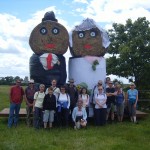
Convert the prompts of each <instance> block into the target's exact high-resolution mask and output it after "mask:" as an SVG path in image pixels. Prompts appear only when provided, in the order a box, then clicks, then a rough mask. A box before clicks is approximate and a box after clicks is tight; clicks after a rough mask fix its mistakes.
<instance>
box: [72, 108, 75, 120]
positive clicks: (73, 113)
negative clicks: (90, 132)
mask: <svg viewBox="0 0 150 150" xmlns="http://www.w3.org/2000/svg"><path fill="white" fill-rule="evenodd" d="M75 109H76V107H75V108H74V109H73V112H72V120H73V122H75V121H76V110H75Z"/></svg>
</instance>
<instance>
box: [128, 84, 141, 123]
mask: <svg viewBox="0 0 150 150" xmlns="http://www.w3.org/2000/svg"><path fill="white" fill-rule="evenodd" d="M127 100H128V107H129V114H130V119H131V121H132V122H134V123H137V120H136V106H137V102H138V90H137V89H135V84H134V83H131V84H130V89H129V90H128V91H127Z"/></svg>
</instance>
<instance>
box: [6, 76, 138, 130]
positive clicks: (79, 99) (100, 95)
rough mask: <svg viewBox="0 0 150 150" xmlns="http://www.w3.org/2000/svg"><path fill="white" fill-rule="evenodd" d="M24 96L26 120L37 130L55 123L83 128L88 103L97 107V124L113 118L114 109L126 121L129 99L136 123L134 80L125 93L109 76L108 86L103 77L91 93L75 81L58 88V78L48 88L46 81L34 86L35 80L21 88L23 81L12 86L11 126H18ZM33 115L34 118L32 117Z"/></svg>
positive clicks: (95, 112)
mask: <svg viewBox="0 0 150 150" xmlns="http://www.w3.org/2000/svg"><path fill="white" fill-rule="evenodd" d="M23 99H24V100H25V102H26V111H27V117H26V123H27V125H28V126H32V125H33V126H34V127H35V128H36V129H39V128H41V127H44V128H45V129H47V128H52V127H53V123H54V122H55V123H56V125H57V126H59V127H62V126H64V127H68V126H69V123H71V124H73V126H74V129H80V128H84V127H86V125H87V122H88V116H89V106H90V105H91V106H92V107H93V110H94V120H95V125H96V126H101V125H105V124H106V122H107V121H108V119H109V116H110V120H111V121H112V122H113V121H114V112H115V111H116V112H117V117H118V121H119V122H122V121H123V115H124V103H125V100H127V102H128V106H129V113H130V117H131V121H132V122H134V123H136V122H137V121H136V105H137V101H138V91H137V90H136V89H135V84H134V83H131V85H130V89H129V90H128V91H127V95H126V96H125V94H124V92H123V90H122V88H121V86H120V85H119V84H115V85H113V82H112V81H111V80H110V78H109V77H107V78H106V83H105V85H104V84H103V82H102V81H101V80H99V81H98V83H97V85H95V86H94V88H93V89H92V93H91V94H89V93H88V90H87V88H86V87H82V89H80V91H79V90H78V89H77V88H76V86H75V84H74V80H73V79H70V80H69V83H68V84H65V85H63V86H61V87H57V80H55V79H53V80H52V81H51V86H50V87H48V88H45V85H44V84H40V85H39V87H37V86H35V83H34V80H33V79H31V80H30V81H29V85H28V87H26V88H25V90H24V89H23V88H22V87H21V81H20V80H17V81H16V85H15V86H13V87H11V89H10V113H9V118H8V127H9V128H11V127H12V126H13V124H14V126H15V127H16V126H17V125H18V119H19V111H20V107H21V103H22V101H23ZM32 114H33V117H32Z"/></svg>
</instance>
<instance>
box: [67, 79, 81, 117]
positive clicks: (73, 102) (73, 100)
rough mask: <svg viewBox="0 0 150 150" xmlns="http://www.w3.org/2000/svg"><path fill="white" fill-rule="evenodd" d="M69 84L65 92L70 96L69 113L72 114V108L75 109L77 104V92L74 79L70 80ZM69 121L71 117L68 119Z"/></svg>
mask: <svg viewBox="0 0 150 150" xmlns="http://www.w3.org/2000/svg"><path fill="white" fill-rule="evenodd" d="M68 82H69V84H67V86H66V90H67V92H68V94H69V96H70V111H71V114H72V111H73V109H74V107H76V104H77V100H78V90H77V88H76V86H75V85H74V79H70V80H69V81H68ZM70 119H71V117H70Z"/></svg>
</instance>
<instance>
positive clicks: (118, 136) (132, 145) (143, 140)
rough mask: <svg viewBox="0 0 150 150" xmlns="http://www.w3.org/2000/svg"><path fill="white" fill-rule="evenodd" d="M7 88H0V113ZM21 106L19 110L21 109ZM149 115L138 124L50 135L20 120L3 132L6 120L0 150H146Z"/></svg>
mask: <svg viewBox="0 0 150 150" xmlns="http://www.w3.org/2000/svg"><path fill="white" fill-rule="evenodd" d="M8 93H9V87H8V86H0V110H2V109H3V108H5V107H9V98H8ZM24 106H25V104H23V106H22V107H24ZM149 148H150V115H149V116H148V117H146V118H144V119H142V120H139V124H132V123H130V122H129V121H128V120H126V121H124V122H123V123H115V124H108V125H106V126H105V127H95V126H94V125H92V124H91V125H89V126H88V128H87V129H83V130H79V131H75V130H73V129H72V128H68V129H59V128H54V129H52V130H50V131H45V130H42V129H41V130H39V131H36V130H34V129H33V128H28V127H27V126H26V125H25V119H21V121H20V122H19V126H18V127H17V128H11V129H8V128H7V118H0V150H38V149H43V150H49V149H51V150H83V149H86V150H135V149H136V150H148V149H149Z"/></svg>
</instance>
